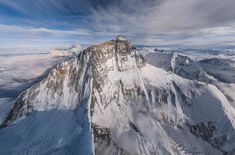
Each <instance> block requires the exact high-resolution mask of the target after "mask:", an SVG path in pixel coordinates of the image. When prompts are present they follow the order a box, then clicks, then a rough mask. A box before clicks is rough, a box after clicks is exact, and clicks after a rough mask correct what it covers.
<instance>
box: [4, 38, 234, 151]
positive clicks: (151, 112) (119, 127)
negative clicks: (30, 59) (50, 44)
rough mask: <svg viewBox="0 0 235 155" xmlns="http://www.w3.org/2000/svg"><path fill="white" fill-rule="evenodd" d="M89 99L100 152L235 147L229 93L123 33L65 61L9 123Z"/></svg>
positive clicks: (24, 97) (26, 95) (25, 100)
mask: <svg viewBox="0 0 235 155" xmlns="http://www.w3.org/2000/svg"><path fill="white" fill-rule="evenodd" d="M81 104H87V105H88V110H89V119H90V120H89V121H90V122H89V123H90V126H91V132H92V133H93V141H94V153H95V154H98V155H99V154H100V155H110V154H125V155H128V154H130V155H133V154H141V155H144V154H146V155H152V154H162V155H167V154H196V153H201V154H223V153H225V152H226V153H231V154H232V153H234V150H233V148H234V146H235V141H234V138H235V130H234V129H235V128H234V127H235V119H234V118H235V111H234V108H233V107H232V106H231V105H230V104H229V102H228V101H227V99H226V98H225V97H224V96H223V95H222V93H221V92H220V91H219V90H218V89H217V88H216V87H214V86H211V85H208V84H205V83H201V82H197V81H190V80H186V79H184V78H181V77H179V76H177V75H175V74H173V73H170V72H166V71H164V70H163V69H160V68H157V67H154V66H151V65H149V64H148V63H147V62H146V60H145V59H144V58H143V56H142V55H140V54H139V53H138V51H137V50H136V48H135V47H134V46H133V45H132V44H131V43H129V42H128V41H127V40H126V39H125V38H123V37H122V36H118V37H117V38H116V39H115V40H111V41H108V42H105V43H103V44H100V45H95V46H91V47H89V48H87V49H85V50H84V51H83V52H81V53H80V54H79V56H78V57H77V58H73V59H70V60H69V61H67V62H64V63H63V64H61V65H59V66H57V67H56V68H55V69H54V70H53V71H52V72H51V73H50V74H49V75H48V77H47V78H45V79H44V80H43V81H41V82H40V83H38V84H37V85H35V86H33V87H31V88H29V89H28V90H27V91H25V92H24V93H23V94H22V95H21V96H20V97H19V99H18V101H17V102H16V104H15V106H14V107H13V109H12V111H11V112H10V113H9V115H8V117H7V119H6V120H5V122H4V123H3V125H2V127H7V126H9V125H11V124H12V122H15V121H16V120H18V119H19V118H21V117H22V116H25V115H30V114H31V113H32V112H33V111H44V110H50V109H75V108H76V107H78V106H79V105H81ZM207 122H213V126H212V125H211V124H207ZM223 122H226V128H227V129H224V126H223ZM18 123H20V122H18ZM201 123H204V124H203V125H202V124H201ZM205 124H206V125H205ZM45 125H46V124H45ZM220 135H225V137H226V138H223V137H222V140H221V138H220V139H218V140H215V137H220ZM228 137H230V138H228Z"/></svg>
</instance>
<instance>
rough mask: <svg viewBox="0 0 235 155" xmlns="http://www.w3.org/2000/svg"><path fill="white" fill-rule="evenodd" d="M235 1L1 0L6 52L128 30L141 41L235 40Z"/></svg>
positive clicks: (0, 33) (1, 39) (0, 39)
mask: <svg viewBox="0 0 235 155" xmlns="http://www.w3.org/2000/svg"><path fill="white" fill-rule="evenodd" d="M234 8H235V1H234V0H223V1H221V0H187V1H185V0H177V1H175V0H0V53H2V52H5V53H7V52H15V51H18V52H25V53H27V52H44V51H47V50H49V49H51V48H54V47H67V46H70V45H71V44H73V43H76V42H79V43H81V44H94V43H99V42H102V41H104V40H107V39H110V38H113V37H114V36H116V35H117V34H124V35H126V36H127V38H128V39H129V40H131V41H132V42H134V43H135V44H138V45H148V46H171V47H172V46H173V47H174V46H175V47H197V48H204V47H230V46H234V45H235V39H234V38H235V9H234Z"/></svg>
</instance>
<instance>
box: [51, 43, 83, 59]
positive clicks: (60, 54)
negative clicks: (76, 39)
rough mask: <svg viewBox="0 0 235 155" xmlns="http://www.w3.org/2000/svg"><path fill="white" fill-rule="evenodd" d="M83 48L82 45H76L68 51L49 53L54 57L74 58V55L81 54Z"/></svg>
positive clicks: (60, 50)
mask: <svg viewBox="0 0 235 155" xmlns="http://www.w3.org/2000/svg"><path fill="white" fill-rule="evenodd" d="M81 50H82V47H81V46H80V44H78V43H77V44H74V45H73V46H71V47H70V48H68V49H60V48H59V49H58V48H56V49H53V50H51V51H50V52H49V55H50V56H52V57H64V56H72V55H77V54H78V53H79V52H81Z"/></svg>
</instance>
